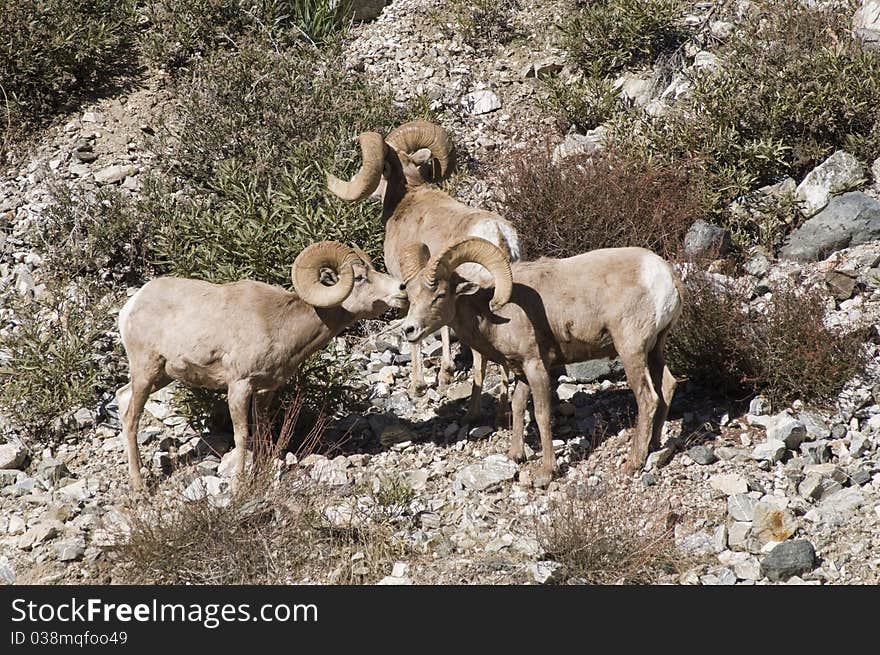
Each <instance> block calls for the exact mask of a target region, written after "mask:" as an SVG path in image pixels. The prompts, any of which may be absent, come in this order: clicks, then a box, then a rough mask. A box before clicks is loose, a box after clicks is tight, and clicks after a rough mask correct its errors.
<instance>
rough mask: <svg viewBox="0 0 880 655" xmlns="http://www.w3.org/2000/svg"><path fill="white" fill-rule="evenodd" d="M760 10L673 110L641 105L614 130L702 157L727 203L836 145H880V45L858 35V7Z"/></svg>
mask: <svg viewBox="0 0 880 655" xmlns="http://www.w3.org/2000/svg"><path fill="white" fill-rule="evenodd" d="M761 9H762V11H760V12H758V13H757V14H756V15H754V16H751V17H750V18H748V19H746V20H745V22H744V24H743V25H742V29H741V30H740V31H739V32H737V33H736V34H735V35H734V36H733V37H732V38H731V39H730V40H729V41H728V42H727V43H726V44H724V46H723V47H721V48H720V49H719V51H718V52H719V55H720V57H721V61H722V63H721V66H720V68H719V69H718V70H715V71H703V72H700V73H697V74H695V76H694V78H693V80H692V85H693V89H692V93H691V95H690V97H688V98H687V99H685V100H682V101H680V102H679V103H678V104H677V105H676V106H675V107H674V108H673V110H672V111H671V112H670V113H669V114H668V115H667V116H664V117H660V118H651V117H647V116H637V115H635V114H633V115H630V116H627V117H623V118H621V119H620V120H619V121H618V123H617V125H616V128H615V130H614V132H615V134H616V136H617V139H618V142H619V147H622V148H624V149H628V150H632V151H636V152H645V153H648V154H651V155H654V156H657V157H661V158H663V159H664V160H666V161H670V162H675V161H681V160H687V161H694V160H697V161H699V162H701V163H702V166H703V167H704V169H705V176H706V178H707V186H708V187H710V188H712V189H713V190H714V193H715V196H716V205H717V207H718V208H719V210H720V209H721V208H723V207H724V206H725V205H726V204H727V203H729V202H730V201H731V200H733V199H734V198H736V197H738V196H740V195H742V194H743V193H745V192H747V191H749V190H751V189H754V188H755V187H756V186H760V185H764V184H770V183H773V182H776V181H778V180H779V179H780V178H781V177H782V176H784V175H787V174H790V175H792V176H794V177H795V178H797V179H800V178H801V177H802V176H803V175H804V174H805V173H806V172H807V171H808V170H810V169H811V168H812V167H814V166H815V165H816V164H818V163H820V162H821V161H822V160H823V159H824V158H825V157H827V156H828V155H830V154H831V153H832V152H834V151H835V150H837V149H840V148H842V149H845V150H848V151H849V152H852V153H853V154H855V155H856V156H857V157H860V158H862V159H865V160H871V159H873V157H876V154H877V152H878V151H880V51H878V50H876V49H868V48H865V47H864V46H863V44H862V43H861V42H860V41H858V40H854V39H853V38H852V36H851V34H850V31H849V29H850V28H849V16H851V12H841V11H840V10H839V9H838V8H836V7H830V6H826V5H817V6H808V5H806V4H804V3H800V2H797V0H768V1H767V2H764V3H762V4H761Z"/></svg>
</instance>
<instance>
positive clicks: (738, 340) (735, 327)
mask: <svg viewBox="0 0 880 655" xmlns="http://www.w3.org/2000/svg"><path fill="white" fill-rule="evenodd" d="M684 287H685V298H684V310H683V313H682V316H681V319H680V320H679V321H678V323H677V324H676V326H675V328H673V330H672V332H671V333H670V337H669V341H668V346H667V354H668V357H669V361H670V368H671V369H672V371H673V372H674V373H675V374H676V375H679V376H684V377H687V378H689V379H691V380H693V381H695V382H697V383H698V384H700V385H702V386H703V387H705V388H706V389H711V390H713V391H717V392H719V393H721V394H724V395H739V396H741V397H742V398H743V399H745V398H748V397H749V396H751V395H753V394H756V393H764V394H766V395H767V396H768V397H769V398H770V399H771V400H772V401H773V402H774V403H780V404H785V403H790V402H791V401H793V400H795V399H798V398H799V399H801V400H803V401H805V402H809V401H816V402H823V401H829V400H832V399H833V397H834V396H835V395H836V394H837V393H839V392H840V390H841V389H842V388H843V386H844V384H845V383H846V382H847V381H848V380H850V379H851V378H852V377H853V376H855V375H856V374H857V373H858V372H859V371H860V370H862V369H863V368H864V365H865V353H864V349H863V347H862V341H863V340H862V338H861V337H862V334H861V333H860V331H858V330H853V331H848V332H838V331H835V330H831V329H829V328H828V327H826V326H825V324H824V316H825V302H824V298H823V296H822V294H821V293H820V292H819V291H818V290H817V289H813V288H797V287H794V286H780V287H778V288H776V289H774V291H773V298H772V301H771V303H770V304H769V306H768V308H767V311H766V312H760V311H758V310H757V309H755V307H754V306H753V305H748V304H747V301H748V297H747V296H746V295H745V294H744V293H742V292H741V291H739V290H737V289H735V288H732V287H730V286H727V287H724V286H721V285H719V284H718V283H717V282H715V281H713V278H712V277H711V276H710V274H708V273H703V272H699V271H696V270H694V271H692V272H691V273H690V274H689V275H688V276H687V277H686V279H685V282H684Z"/></svg>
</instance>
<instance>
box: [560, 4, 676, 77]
mask: <svg viewBox="0 0 880 655" xmlns="http://www.w3.org/2000/svg"><path fill="white" fill-rule="evenodd" d="M578 5H580V8H579V9H578V10H577V11H576V12H575V14H574V16H573V17H572V19H571V20H570V21H569V22H568V23H567V24H566V25H565V28H564V29H565V47H566V49H567V50H568V51H569V53H570V54H571V56H572V57H573V59H574V60H575V61H576V62H577V63H578V64H580V65H581V66H583V67H584V68H587V69H591V70H592V71H593V72H594V75H601V76H608V75H614V74H617V73H619V72H620V71H622V70H624V69H626V68H630V67H633V66H638V65H641V64H652V63H653V61H654V60H655V59H656V58H657V57H658V56H659V55H660V54H662V53H664V52H668V51H670V50H672V49H674V48H676V47H678V46H679V45H680V44H681V43H682V42H683V41H684V39H685V38H686V37H687V31H686V29H685V27H684V25H683V22H682V18H683V15H684V8H685V5H684V3H683V2H682V1H681V0H588V1H587V0H581V1H579V2H578Z"/></svg>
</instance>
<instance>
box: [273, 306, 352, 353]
mask: <svg viewBox="0 0 880 655" xmlns="http://www.w3.org/2000/svg"><path fill="white" fill-rule="evenodd" d="M355 320H356V317H355V316H354V315H352V314H351V313H350V312H348V311H346V310H344V309H342V308H341V307H313V306H312V305H309V304H308V303H305V302H303V301H301V300H299V299H297V300H296V301H294V302H293V303H292V304H291V305H290V307H289V308H288V311H287V312H286V315H285V317H284V319H283V320H282V321H281V325H279V328H280V335H279V336H280V338H281V339H283V340H284V341H285V342H286V343H287V345H288V349H289V352H290V354H291V363H290V368H291V369H293V368H296V367H297V366H299V364H300V363H301V362H302V361H304V360H305V359H306V358H308V357H309V356H310V355H312V354H313V353H315V352H317V351H318V350H320V349H321V348H323V347H324V346H326V345H327V343H328V342H329V341H330V339H332V338H333V337H335V336H336V335H337V334H339V333H340V332H342V331H343V330H344V329H345V328H347V327H348V326H349V325H351V324H352V323H354V321H355Z"/></svg>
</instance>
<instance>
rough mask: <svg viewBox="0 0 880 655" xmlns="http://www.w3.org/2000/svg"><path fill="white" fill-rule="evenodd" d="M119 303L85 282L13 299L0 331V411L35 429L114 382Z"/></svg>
mask: <svg viewBox="0 0 880 655" xmlns="http://www.w3.org/2000/svg"><path fill="white" fill-rule="evenodd" d="M115 304H116V301H115V299H114V298H113V297H112V296H109V295H107V296H101V295H100V294H99V293H97V292H96V291H95V290H94V289H87V288H85V287H83V286H80V287H71V288H70V289H66V290H62V289H60V288H59V289H57V290H56V289H51V291H50V293H49V294H48V295H47V296H46V297H45V298H41V299H40V300H26V299H22V298H16V299H14V300H13V302H12V303H11V304H10V308H11V309H12V310H13V313H14V315H15V320H14V323H13V324H12V325H9V326H8V327H7V336H5V337H0V352H2V353H3V354H4V357H3V368H0V378H2V382H3V384H2V387H0V413H2V414H3V415H4V416H6V417H7V418H9V419H10V420H11V421H12V424H13V425H15V426H17V427H20V428H22V429H23V430H25V432H27V433H30V434H31V435H37V434H39V433H41V432H42V431H43V430H44V429H45V428H47V427H49V426H50V425H52V423H53V422H54V421H55V419H57V418H63V417H65V416H66V415H67V414H69V413H70V412H72V411H75V410H77V409H79V408H80V407H83V406H88V405H90V404H93V403H95V402H96V401H97V400H98V398H99V397H100V395H101V393H102V390H105V389H107V388H110V387H112V386H113V381H114V375H113V372H112V369H113V366H112V365H111V362H110V361H109V360H108V355H107V353H109V352H111V351H112V350H113V340H112V337H111V336H110V330H112V329H113V320H114V315H113V314H112V312H111V308H112V307H113V306H114V305H115Z"/></svg>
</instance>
